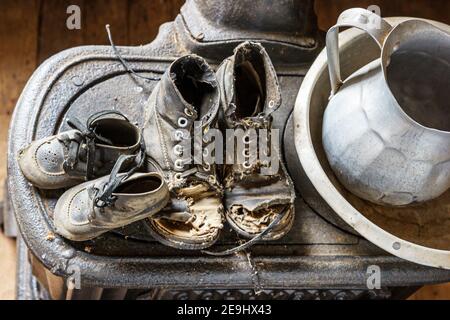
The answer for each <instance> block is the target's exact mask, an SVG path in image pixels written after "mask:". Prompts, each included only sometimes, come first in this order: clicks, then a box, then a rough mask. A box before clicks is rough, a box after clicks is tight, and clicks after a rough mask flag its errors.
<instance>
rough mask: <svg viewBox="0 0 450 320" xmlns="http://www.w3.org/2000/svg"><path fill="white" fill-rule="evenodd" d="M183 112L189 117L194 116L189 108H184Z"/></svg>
mask: <svg viewBox="0 0 450 320" xmlns="http://www.w3.org/2000/svg"><path fill="white" fill-rule="evenodd" d="M184 114H185V115H187V116H188V117H189V118H192V117H193V116H194V113H192V111H191V110H189V108H184Z"/></svg>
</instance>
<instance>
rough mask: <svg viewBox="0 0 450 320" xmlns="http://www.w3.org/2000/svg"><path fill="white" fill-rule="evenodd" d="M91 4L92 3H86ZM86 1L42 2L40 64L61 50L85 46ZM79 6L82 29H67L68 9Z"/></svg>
mask: <svg viewBox="0 0 450 320" xmlns="http://www.w3.org/2000/svg"><path fill="white" fill-rule="evenodd" d="M86 2H90V1H86ZM84 3H85V1H84V0H42V6H41V10H40V12H39V15H40V28H39V48H38V62H39V63H41V62H42V61H44V60H45V59H47V58H48V57H50V56H52V55H54V54H56V53H58V52H60V51H61V50H64V49H67V48H71V47H75V46H79V45H82V44H83V28H84V27H85V25H86V22H85V21H84V17H85V14H84V12H83V8H84ZM71 5H77V6H79V7H80V9H81V29H80V30H77V29H75V30H69V29H68V28H67V25H66V23H67V19H68V17H69V15H68V14H67V8H68V7H69V6H71Z"/></svg>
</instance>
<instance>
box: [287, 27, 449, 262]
mask: <svg viewBox="0 0 450 320" xmlns="http://www.w3.org/2000/svg"><path fill="white" fill-rule="evenodd" d="M405 19H406V18H390V19H387V20H388V21H389V22H390V23H391V24H393V25H396V24H398V23H399V22H401V21H404V20H405ZM429 22H431V23H433V24H435V25H436V26H438V27H439V28H441V29H444V30H447V31H450V27H449V26H448V25H445V24H441V23H437V22H433V21H429ZM340 43H341V68H342V73H343V76H344V77H348V76H349V75H351V74H352V73H354V72H355V71H357V70H358V69H360V68H361V67H362V66H364V65H366V64H367V63H369V62H371V61H373V60H375V59H376V58H377V57H379V55H380V52H379V49H378V47H377V46H376V44H375V43H374V42H373V40H371V39H370V38H369V37H368V36H367V35H364V34H363V33H362V32H361V31H359V30H356V29H349V30H347V31H345V32H343V33H341V34H340ZM330 92H331V87H330V83H329V76H328V65H327V55H326V52H325V50H324V51H323V52H322V53H321V54H320V55H319V56H318V58H317V60H316V61H315V62H314V64H313V65H312V67H311V69H310V71H309V72H308V74H307V75H306V77H305V79H304V81H303V84H302V86H301V88H300V91H299V93H298V97H297V101H296V105H295V109H294V112H293V119H294V133H295V146H296V150H297V154H298V158H299V160H300V163H301V165H302V169H303V170H304V172H305V174H306V176H307V177H308V178H309V181H306V180H308V179H305V181H304V182H303V183H300V185H299V184H298V183H297V187H298V188H299V189H300V191H301V190H302V189H307V188H308V187H310V186H311V184H312V185H313V186H314V188H315V189H316V191H317V192H318V194H319V195H320V196H321V198H322V199H323V200H321V201H322V202H324V203H322V204H320V203H319V204H316V207H317V208H319V211H320V210H322V211H324V212H319V213H321V214H322V215H324V216H328V215H329V214H330V213H329V210H328V209H329V208H331V209H332V210H333V211H334V212H335V213H336V214H337V215H338V216H339V217H340V219H342V220H343V221H345V222H346V223H347V224H348V225H349V226H350V227H351V228H353V229H354V230H355V231H356V232H357V233H359V234H360V235H362V236H364V237H365V238H366V239H367V240H369V241H371V242H372V243H374V244H375V245H377V246H379V247H380V248H382V249H384V250H386V251H388V252H389V253H391V254H394V255H396V256H398V257H400V258H403V259H406V260H409V261H412V262H415V263H419V264H423V265H426V266H432V267H438V268H443V269H450V191H447V192H446V193H445V194H444V195H442V196H441V197H440V198H438V199H436V200H433V201H429V202H426V203H424V204H422V205H418V206H414V207H406V208H388V207H384V206H379V205H375V204H372V203H370V202H368V201H365V200H362V199H360V198H358V197H356V196H354V195H352V194H351V193H349V192H348V191H346V189H345V188H344V187H343V186H342V185H341V184H340V183H339V182H338V180H337V178H336V177H335V175H334V174H333V172H332V170H331V168H330V166H329V164H328V161H327V158H326V156H325V152H324V150H323V146H322V138H321V137H322V120H323V114H324V110H325V108H326V106H327V104H328V98H329V96H330ZM316 200H317V199H316ZM320 208H325V209H320ZM316 210H317V209H316ZM340 219H338V220H340Z"/></svg>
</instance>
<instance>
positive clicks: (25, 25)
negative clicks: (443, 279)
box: [0, 0, 450, 298]
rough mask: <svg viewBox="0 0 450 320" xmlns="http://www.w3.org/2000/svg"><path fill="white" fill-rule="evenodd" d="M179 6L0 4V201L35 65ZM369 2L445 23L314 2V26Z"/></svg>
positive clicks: (41, 0)
mask: <svg viewBox="0 0 450 320" xmlns="http://www.w3.org/2000/svg"><path fill="white" fill-rule="evenodd" d="M255 1H257V0H255ZM183 3H184V0H0V197H1V196H2V192H3V191H2V184H1V181H2V180H3V179H4V177H5V172H6V170H5V167H6V152H5V149H6V135H7V127H8V123H9V119H10V116H11V113H12V111H13V110H14V106H15V104H16V102H17V98H18V97H19V94H20V92H21V91H22V89H23V87H24V85H25V83H26V81H27V80H28V78H29V77H30V76H31V74H32V72H33V71H34V70H35V69H36V67H37V66H38V65H39V64H40V63H41V62H42V61H43V60H45V59H46V58H48V57H49V56H51V55H53V54H55V53H57V52H59V51H61V50H63V49H66V48H70V47H73V46H78V45H86V44H107V43H108V41H107V37H106V33H105V29H104V26H105V24H108V23H109V24H110V25H111V27H112V31H113V35H114V39H115V42H116V43H117V44H119V45H139V44H144V43H148V42H150V41H151V40H152V39H153V38H154V37H155V35H156V34H157V32H158V27H159V25H160V24H161V23H163V22H165V21H170V20H172V19H173V18H174V17H175V16H176V14H177V13H178V11H179V8H180V6H181V5H182V4H183ZM371 4H376V5H379V6H380V7H381V13H382V15H383V16H398V15H403V16H420V17H423V18H430V19H435V20H440V21H443V22H446V23H449V24H450V14H449V12H450V1H448V0H432V1H430V0H359V1H357V0H336V1H333V0H317V1H316V11H317V13H318V16H319V25H320V27H321V28H322V29H327V28H329V27H330V26H331V25H333V24H334V22H335V21H336V18H337V16H338V15H339V13H340V12H342V11H343V10H344V9H346V8H350V7H355V6H357V7H367V6H369V5H371ZM69 5H78V6H80V8H81V11H82V28H81V30H75V31H69V30H68V29H67V28H66V19H67V17H68V15H67V13H66V9H67V7H68V6H69ZM5 252H8V250H5V248H2V247H1V246H0V259H7V257H6V258H5V257H4V256H2V255H3V254H5ZM10 259H13V257H10ZM7 278H8V277H7ZM9 278H11V277H9ZM429 290H432V291H430V292H429V293H427V292H425V293H423V294H422V295H419V296H418V297H420V298H424V297H432V296H433V297H443V296H444V297H445V296H446V297H447V298H450V293H449V291H448V289H446V288H445V287H437V289H436V288H431V289H429ZM0 293H1V291H0ZM430 294H431V295H430Z"/></svg>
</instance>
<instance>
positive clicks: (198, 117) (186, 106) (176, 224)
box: [143, 55, 223, 250]
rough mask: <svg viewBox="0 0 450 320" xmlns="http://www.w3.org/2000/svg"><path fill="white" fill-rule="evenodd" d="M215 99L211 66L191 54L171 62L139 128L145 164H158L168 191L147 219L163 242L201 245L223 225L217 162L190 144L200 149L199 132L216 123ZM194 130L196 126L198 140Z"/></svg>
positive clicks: (185, 246)
mask: <svg viewBox="0 0 450 320" xmlns="http://www.w3.org/2000/svg"><path fill="white" fill-rule="evenodd" d="M219 100H220V99H219V90H218V85H217V81H216V76H215V73H214V71H213V70H212V69H211V68H210V67H209V66H208V64H207V63H206V61H205V60H204V59H202V58H200V57H198V56H195V55H187V56H184V57H182V58H179V59H177V60H176V61H175V62H173V63H172V65H171V66H170V67H169V69H168V70H167V71H166V73H165V74H164V75H163V76H162V78H161V80H160V82H159V83H158V85H157V86H156V87H155V89H154V90H153V92H152V94H151V96H150V98H149V101H148V106H147V110H146V120H145V121H146V122H145V123H146V124H145V127H144V134H143V135H144V140H145V145H146V153H147V160H148V163H147V165H148V169H147V170H150V171H153V170H160V172H161V173H162V174H163V175H164V177H165V180H166V182H167V183H168V185H169V188H170V191H171V200H170V201H169V204H168V206H167V207H166V208H165V209H164V210H162V211H161V212H160V213H159V214H158V215H157V216H155V217H153V218H152V219H150V220H149V225H150V232H151V233H152V235H153V236H154V237H155V238H156V239H157V240H158V241H160V242H161V243H163V244H165V245H168V246H172V247H175V248H178V249H190V250H194V249H203V248H206V247H209V246H211V245H212V244H214V242H215V241H216V240H217V239H218V237H219V233H220V230H221V229H222V227H223V225H222V221H223V205H222V192H223V190H222V186H221V184H220V182H219V181H218V179H217V167H216V165H215V164H214V163H210V162H205V160H204V158H203V156H201V157H200V158H199V157H195V159H193V157H192V156H191V155H192V154H193V148H192V147H194V149H197V150H200V155H201V154H202V151H204V149H205V147H206V146H207V145H208V144H209V143H210V142H209V141H207V140H204V139H203V138H202V134H203V133H207V132H208V130H210V129H211V128H216V127H217V113H218V110H219ZM194 132H200V134H201V136H200V140H199V141H198V139H195V138H194ZM194 160H195V161H194Z"/></svg>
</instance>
